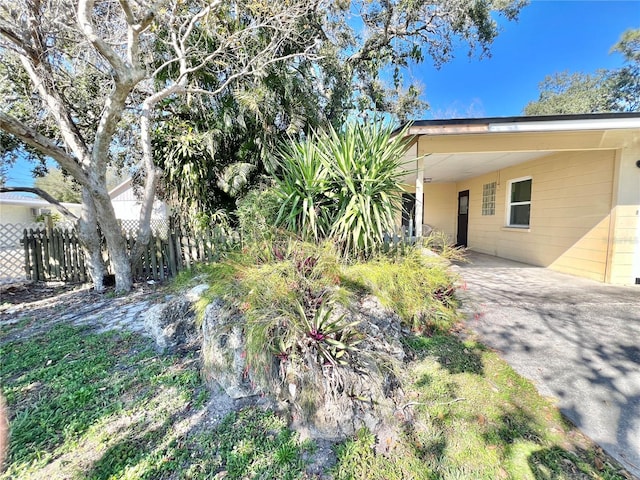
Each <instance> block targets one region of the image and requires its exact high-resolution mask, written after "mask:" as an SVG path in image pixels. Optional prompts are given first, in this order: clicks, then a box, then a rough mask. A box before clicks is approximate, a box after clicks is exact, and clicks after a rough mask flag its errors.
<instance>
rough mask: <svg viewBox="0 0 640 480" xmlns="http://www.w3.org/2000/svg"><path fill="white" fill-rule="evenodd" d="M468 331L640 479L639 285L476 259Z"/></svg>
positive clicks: (466, 270) (470, 268) (467, 276)
mask: <svg viewBox="0 0 640 480" xmlns="http://www.w3.org/2000/svg"><path fill="white" fill-rule="evenodd" d="M469 261H470V263H468V264H463V265H459V266H455V267H454V268H455V269H456V270H457V271H458V272H459V273H460V274H461V275H462V277H463V279H464V280H465V281H466V284H467V290H466V292H464V293H463V294H462V295H463V296H464V297H466V300H467V301H466V302H465V303H466V309H468V310H470V311H469V314H470V315H469V320H468V326H469V327H470V328H471V329H472V330H474V331H475V332H477V333H478V334H479V336H480V339H481V340H482V342H483V343H485V344H486V345H488V346H490V347H492V348H494V349H496V350H498V351H499V352H500V353H501V355H502V357H503V358H504V359H505V360H506V361H507V362H509V364H510V365H511V366H512V367H513V368H515V370H517V371H518V373H520V374H521V375H523V376H524V377H526V378H528V379H530V380H532V381H533V382H534V384H535V385H536V387H537V388H538V391H539V392H540V393H541V394H542V395H545V396H551V397H554V398H555V399H557V405H558V407H559V408H560V409H561V411H562V412H563V413H564V414H565V415H566V416H567V417H568V418H569V419H570V420H571V421H572V422H574V423H575V424H576V425H577V426H578V427H579V428H580V429H581V430H582V431H583V432H584V433H585V434H586V435H588V436H589V437H590V438H591V439H593V440H594V441H595V442H596V443H598V444H599V445H600V446H602V448H604V449H605V450H606V451H607V452H608V453H609V454H610V455H612V456H613V457H614V458H616V459H617V460H618V461H619V462H620V463H621V464H623V465H624V466H625V467H626V468H627V469H628V470H629V471H630V472H631V473H633V474H634V475H636V476H638V477H640V286H638V287H633V286H630V287H618V286H612V285H605V284H601V283H598V282H593V281H590V280H586V279H581V278H577V277H572V276H569V275H564V274H561V273H556V272H553V271H550V270H547V269H544V268H540V267H532V266H530V265H525V264H522V263H517V262H512V261H509V260H504V259H499V258H496V257H491V256H489V255H482V254H477V253H471V254H470V255H469Z"/></svg>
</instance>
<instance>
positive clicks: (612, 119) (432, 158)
mask: <svg viewBox="0 0 640 480" xmlns="http://www.w3.org/2000/svg"><path fill="white" fill-rule="evenodd" d="M616 129H627V130H628V129H632V130H637V131H638V132H639V134H640V112H625V113H593V114H574V115H546V116H519V117H485V118H462V119H441V120H418V121H415V122H413V123H411V125H410V127H409V129H408V131H407V135H409V136H414V137H416V138H417V137H420V136H425V137H429V138H430V139H431V140H430V143H429V147H428V149H429V152H428V153H427V154H424V151H422V152H420V155H419V153H418V151H417V149H416V147H415V144H413V145H414V146H413V150H409V152H408V154H407V156H406V157H405V158H406V159H407V161H406V162H405V164H404V165H405V168H406V174H405V175H404V177H403V182H404V183H406V184H409V185H412V184H414V183H415V182H416V180H417V169H416V163H415V162H416V161H417V160H418V159H419V158H420V159H421V162H420V164H421V165H422V169H423V171H424V179H425V182H434V183H438V182H456V181H460V180H465V179H468V178H472V177H475V176H478V175H482V174H485V173H488V172H491V171H495V170H500V169H503V168H507V167H509V166H512V165H516V164H519V163H522V162H525V161H529V160H533V159H535V158H539V157H542V156H545V155H549V154H552V153H554V152H555V151H560V150H572V149H578V147H576V146H575V142H573V143H572V144H571V145H566V146H565V145H564V144H563V143H562V142H564V140H562V142H559V141H555V142H548V141H545V142H541V141H540V137H536V138H535V140H533V141H528V142H525V143H522V144H519V143H514V142H508V141H507V142H497V138H498V137H501V138H503V139H504V138H506V136H508V135H509V134H514V133H524V134H527V135H528V134H535V133H539V134H543V135H544V134H552V133H554V132H555V133H558V134H561V133H570V132H576V133H577V132H580V131H582V132H584V133H586V132H587V131H591V132H593V134H594V135H595V137H593V138H596V140H594V141H592V142H591V145H587V144H583V143H582V140H581V142H580V143H579V145H580V147H579V149H586V150H588V149H590V148H596V147H594V145H597V148H603V146H602V144H601V136H599V135H601V134H602V133H604V132H606V131H608V130H616ZM398 131H399V130H398ZM454 135H459V136H460V137H458V138H463V137H464V138H465V142H463V143H460V141H459V140H458V139H456V140H455V142H454V143H451V142H449V141H446V140H444V138H445V137H448V136H454ZM476 135H477V137H476ZM485 135H487V136H486V137H485ZM503 135H505V136H504V137H503ZM438 137H440V139H441V140H443V141H444V142H446V143H442V142H440V143H439V145H441V146H442V145H445V147H444V149H440V150H438V148H436V149H435V150H430V149H431V148H433V147H434V144H433V143H431V142H432V141H437V140H438ZM473 137H476V138H477V139H480V138H483V139H484V140H486V141H484V142H482V143H479V142H477V141H471V140H470V139H471V138H473ZM520 138H523V137H520ZM555 138H560V137H555ZM594 142H595V143H594Z"/></svg>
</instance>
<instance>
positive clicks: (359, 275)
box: [343, 247, 457, 332]
mask: <svg viewBox="0 0 640 480" xmlns="http://www.w3.org/2000/svg"><path fill="white" fill-rule="evenodd" d="M343 278H344V281H345V282H347V283H350V284H352V285H360V286H361V288H364V289H367V290H368V291H370V292H371V293H373V294H374V295H376V296H377V297H378V298H379V299H380V301H381V302H382V303H383V304H384V305H386V306H387V307H389V308H391V309H393V310H394V311H395V312H396V313H397V314H398V315H400V317H401V318H402V320H403V322H404V323H405V325H406V326H407V327H409V328H411V329H412V330H415V331H422V332H433V331H434V330H448V329H449V328H450V327H451V326H452V325H453V323H454V322H455V321H456V320H457V313H456V310H455V306H456V300H455V297H454V293H455V284H454V279H453V278H452V277H451V274H450V273H449V272H448V270H447V267H446V265H445V264H444V262H442V261H440V260H438V259H437V258H428V257H425V256H424V255H423V254H422V253H421V252H420V250H419V249H418V248H409V247H407V248H406V250H405V254H404V255H401V256H400V255H399V256H395V257H391V256H387V255H378V256H377V257H376V258H374V259H371V260H370V261H369V262H366V263H365V262H360V263H356V264H354V265H351V266H348V267H346V268H345V270H344V274H343Z"/></svg>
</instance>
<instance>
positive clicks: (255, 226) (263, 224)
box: [236, 185, 280, 244]
mask: <svg viewBox="0 0 640 480" xmlns="http://www.w3.org/2000/svg"><path fill="white" fill-rule="evenodd" d="M279 206H280V202H279V199H278V195H277V193H276V192H275V190H274V188H273V187H272V186H268V185H263V186H260V187H258V188H255V189H253V190H250V191H249V192H248V193H247V194H246V195H245V196H244V197H242V198H241V199H240V200H238V202H237V208H236V215H237V217H238V223H239V227H240V234H241V236H242V240H243V242H245V244H246V243H251V242H259V241H262V240H270V239H272V238H273V237H274V236H275V223H276V218H277V217H278V208H279Z"/></svg>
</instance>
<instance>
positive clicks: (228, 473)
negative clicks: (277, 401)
mask: <svg viewBox="0 0 640 480" xmlns="http://www.w3.org/2000/svg"><path fill="white" fill-rule="evenodd" d="M211 438H212V439H213V444H212V445H211V446H210V447H211V448H213V449H214V452H215V454H216V456H217V457H218V458H219V459H220V460H219V467H218V470H219V471H224V472H225V474H224V478H228V479H230V480H231V479H244V478H265V479H266V478H271V479H295V478H305V477H304V467H305V464H304V461H303V455H304V454H305V453H308V452H310V451H312V449H313V445H312V444H311V443H309V442H300V440H299V439H298V437H297V435H295V434H294V433H292V432H291V431H290V430H289V429H288V428H287V425H286V422H285V421H284V420H283V419H282V418H280V417H278V416H276V415H275V414H274V413H273V412H264V411H260V410H257V409H245V410H242V411H240V412H237V413H231V414H229V415H227V416H226V417H225V418H224V420H223V421H222V423H221V424H220V425H219V426H218V428H216V431H215V432H214V433H213V434H212V435H211Z"/></svg>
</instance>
